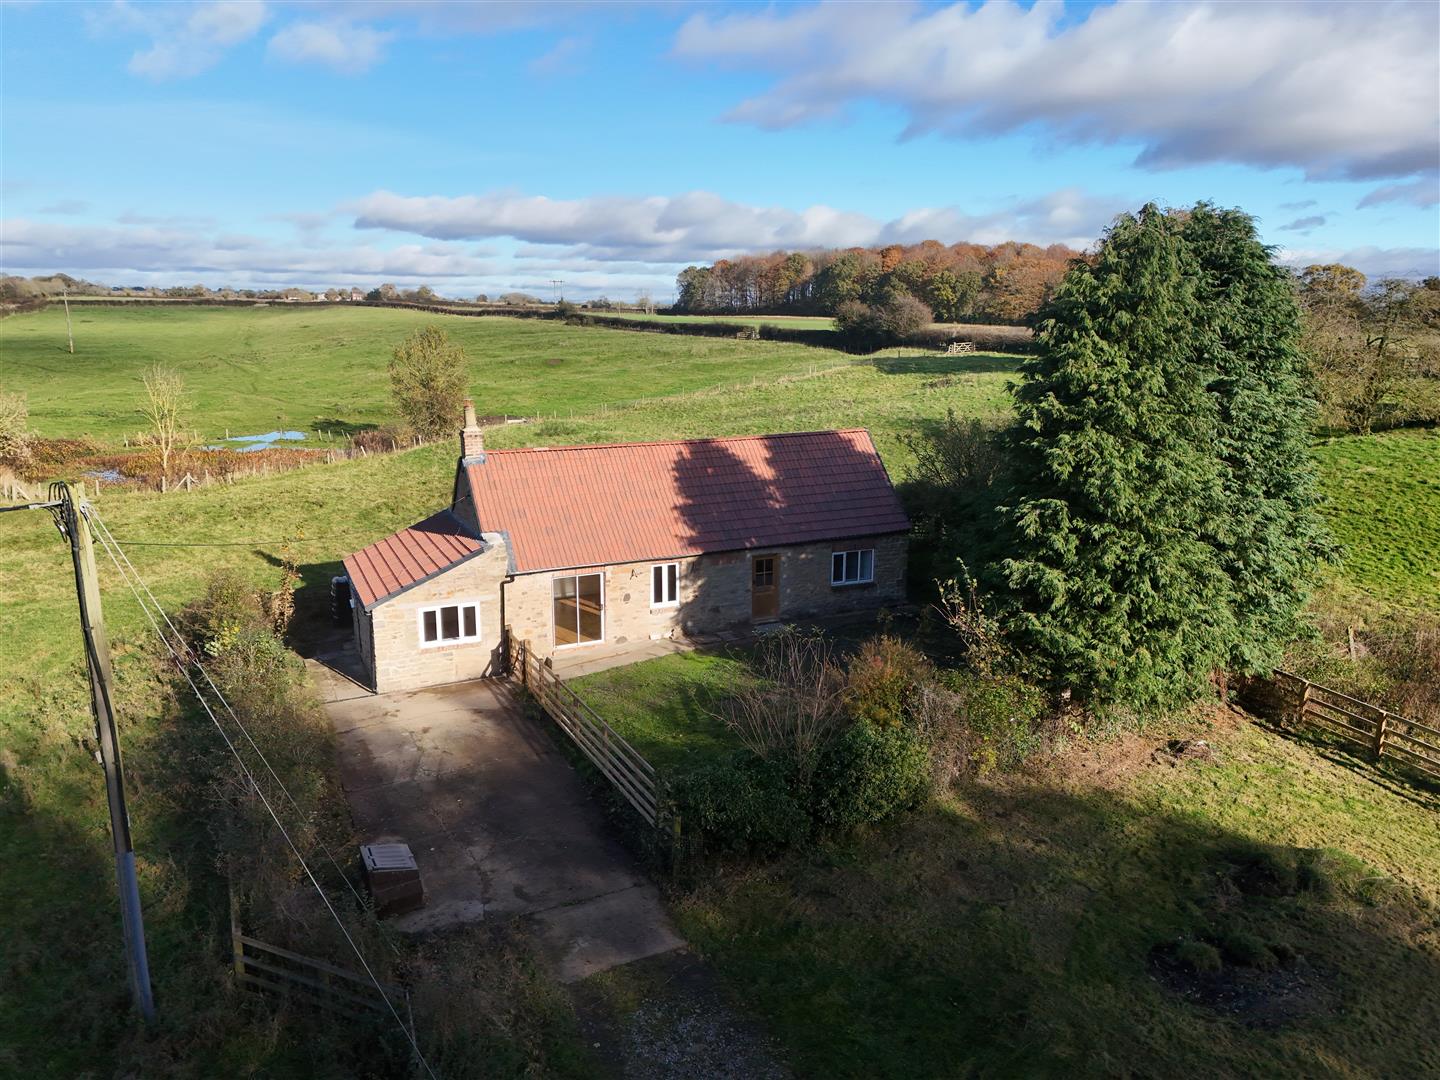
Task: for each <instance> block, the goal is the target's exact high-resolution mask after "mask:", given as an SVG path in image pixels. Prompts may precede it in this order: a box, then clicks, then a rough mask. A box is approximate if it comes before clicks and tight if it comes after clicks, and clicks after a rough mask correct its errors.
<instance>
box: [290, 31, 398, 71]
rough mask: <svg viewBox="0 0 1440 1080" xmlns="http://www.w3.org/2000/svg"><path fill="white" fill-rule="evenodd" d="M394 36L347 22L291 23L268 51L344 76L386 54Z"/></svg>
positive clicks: (361, 69)
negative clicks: (385, 51)
mask: <svg viewBox="0 0 1440 1080" xmlns="http://www.w3.org/2000/svg"><path fill="white" fill-rule="evenodd" d="M390 37H391V35H389V34H387V33H383V32H381V31H379V30H374V29H372V28H371V27H368V26H360V25H356V24H352V23H345V22H299V23H291V24H290V25H289V26H286V27H285V28H284V29H282V30H280V31H279V32H277V33H276V34H275V36H274V37H272V38H271V39H270V45H269V47H268V50H267V51H268V54H269V55H270V56H271V57H274V58H275V59H277V60H283V61H286V62H287V63H292V64H320V65H322V66H324V67H328V68H330V69H331V70H332V71H338V72H340V73H341V74H342V75H358V74H360V73H362V72H365V71H368V70H369V69H370V68H372V67H374V66H375V65H376V64H377V63H379V61H380V60H381V58H382V57H383V55H384V50H385V44H386V42H388V41H389V40H390Z"/></svg>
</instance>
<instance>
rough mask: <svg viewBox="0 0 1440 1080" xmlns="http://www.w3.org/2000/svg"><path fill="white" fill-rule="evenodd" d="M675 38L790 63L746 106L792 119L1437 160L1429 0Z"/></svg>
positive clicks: (1175, 162) (970, 13)
mask: <svg viewBox="0 0 1440 1080" xmlns="http://www.w3.org/2000/svg"><path fill="white" fill-rule="evenodd" d="M674 51H675V53H676V54H677V55H678V56H680V57H683V58H686V59H688V60H695V59H709V60H714V61H718V62H722V63H733V64H741V65H746V66H751V67H756V68H759V69H761V70H765V71H770V72H773V73H774V75H775V77H776V80H777V81H776V82H775V83H774V85H772V86H771V87H770V88H769V89H768V90H766V91H765V92H763V93H761V94H760V95H759V96H757V97H754V98H751V99H750V100H748V101H745V102H743V103H741V104H740V105H738V106H737V107H736V108H735V109H734V110H733V112H732V113H731V114H730V118H731V119H733V120H737V121H742V122H746V123H752V124H757V125H759V126H761V127H766V128H784V127H790V126H793V125H795V124H799V123H805V122H808V121H811V120H813V119H816V118H819V117H826V116H832V115H836V114H837V113H840V112H842V111H843V110H844V109H845V108H846V107H847V106H849V105H850V104H852V103H854V102H858V101H875V102H880V103H882V104H889V105H894V106H897V107H899V108H900V109H902V110H904V112H905V113H906V114H907V115H908V117H909V126H908V128H907V129H906V133H907V134H909V135H917V134H922V133H926V132H939V133H941V134H946V135H954V136H970V135H993V134H997V133H1006V132H1014V131H1020V130H1041V131H1046V132H1048V133H1049V134H1050V135H1051V136H1052V137H1053V138H1055V139H1057V140H1058V141H1062V142H1085V143H1127V144H1128V143H1135V144H1139V146H1140V148H1141V149H1140V153H1139V156H1138V158H1137V161H1138V163H1139V164H1141V165H1144V166H1148V167H1151V168H1169V167H1178V166H1187V165H1196V164H1203V163H1210V162H1233V163H1240V164H1246V165H1253V166H1259V167H1277V166H1293V167H1298V168H1301V169H1303V170H1305V173H1306V175H1307V176H1308V177H1310V178H1341V177H1348V178H1361V179H1363V178H1381V177H1403V176H1408V175H1412V174H1417V173H1421V174H1428V173H1430V172H1433V171H1434V170H1435V166H1436V157H1437V140H1436V130H1437V126H1440V97H1437V95H1436V93H1435V87H1436V85H1437V83H1440V24H1437V20H1436V19H1435V12H1434V8H1433V6H1431V5H1428V4H1408V5H1407V4H1387V5H1379V4H1364V3H1350V4H1344V3H1326V4H1320V3H1310V4H1304V3H1300V4H1216V3H1201V4H1171V3H1143V2H1134V3H1122V4H1113V5H1108V6H1102V7H1098V8H1096V9H1095V10H1093V11H1092V12H1090V13H1089V15H1088V16H1087V17H1086V18H1085V19H1083V21H1079V22H1067V21H1066V20H1065V13H1064V9H1063V5H1060V4H1055V3H1036V4H1034V5H1033V6H1030V7H1028V8H1026V7H1022V6H1020V5H1019V4H1017V3H1012V2H1008V0H989V2H987V3H982V4H979V5H977V6H971V5H969V4H953V5H951V6H946V7H941V8H934V7H930V6H919V5H916V4H901V3H895V4H878V5H853V4H838V3H825V4H820V5H818V6H812V7H808V8H802V9H794V8H778V9H776V8H770V9H766V10H765V11H764V12H762V13H758V14H750V13H748V12H747V13H743V14H736V15H722V16H712V15H709V14H699V15H694V16H692V17H691V18H690V19H689V20H688V21H687V22H686V23H685V24H684V25H683V26H682V27H681V29H680V31H679V33H678V35H677V37H676V39H675V45H674Z"/></svg>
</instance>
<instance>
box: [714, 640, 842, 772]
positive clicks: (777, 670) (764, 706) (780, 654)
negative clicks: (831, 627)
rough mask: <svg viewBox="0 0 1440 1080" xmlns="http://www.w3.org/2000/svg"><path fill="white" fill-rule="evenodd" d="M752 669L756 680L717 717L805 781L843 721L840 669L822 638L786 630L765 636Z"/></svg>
mask: <svg viewBox="0 0 1440 1080" xmlns="http://www.w3.org/2000/svg"><path fill="white" fill-rule="evenodd" d="M755 667H756V674H757V675H758V676H759V678H758V679H757V680H755V681H754V682H751V683H747V684H745V685H743V686H741V687H740V688H739V689H738V690H737V691H736V692H735V693H734V694H733V695H732V696H731V697H730V698H729V699H728V700H727V701H726V702H725V704H724V705H723V706H722V708H721V710H720V711H719V713H718V714H717V715H718V717H719V719H720V720H721V721H722V722H723V723H724V724H725V726H726V727H728V728H729V729H730V730H731V731H733V732H734V733H735V737H736V738H738V739H739V740H740V742H741V744H742V745H744V746H745V748H746V749H748V750H750V751H751V752H752V753H754V754H755V755H756V756H758V757H761V758H765V759H767V760H774V759H776V758H779V759H782V760H785V761H788V762H790V763H792V764H793V765H794V766H795V768H796V770H797V772H798V773H799V776H800V778H801V780H802V781H803V782H806V783H808V782H809V780H810V777H811V776H812V775H813V774H814V771H815V767H816V765H817V764H819V761H820V755H821V752H822V751H823V750H824V749H825V747H826V746H827V745H828V744H829V743H830V740H831V739H833V738H834V737H835V736H836V735H837V734H839V732H840V730H841V729H842V728H843V726H844V724H845V710H844V699H845V686H846V682H845V670H844V668H843V667H842V666H841V664H840V662H839V661H838V660H837V659H836V658H835V656H834V654H833V652H832V650H831V648H830V646H829V644H828V643H827V642H826V641H825V640H824V638H822V637H820V636H818V635H811V634H803V633H799V632H797V631H795V630H788V629H787V630H782V631H780V632H778V633H776V634H773V635H771V636H769V637H767V638H765V640H764V641H763V642H762V643H761V645H760V648H759V649H758V651H757V655H756V661H755Z"/></svg>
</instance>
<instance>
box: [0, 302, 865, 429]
mask: <svg viewBox="0 0 1440 1080" xmlns="http://www.w3.org/2000/svg"><path fill="white" fill-rule="evenodd" d="M73 318H74V322H75V341H76V353H75V355H74V356H71V355H70V354H69V353H68V352H67V351H66V348H65V316H64V313H63V312H62V311H61V310H60V309H59V308H55V307H51V308H48V309H46V310H44V311H39V312H34V313H30V314H23V315H15V316H11V317H10V318H7V319H4V320H0V387H3V388H4V389H6V390H11V391H15V390H18V391H23V392H24V393H25V394H26V395H27V396H28V398H29V403H30V416H31V423H32V426H33V427H34V428H35V429H36V430H37V431H39V432H40V434H42V435H45V436H78V435H91V436H95V437H97V438H100V439H107V440H115V441H118V439H119V438H120V437H121V436H124V435H133V434H135V433H136V432H137V431H139V430H140V429H142V428H143V427H144V421H143V419H142V417H141V415H140V413H139V407H140V401H141V397H142V394H143V391H142V388H141V385H140V382H139V376H140V373H141V372H142V371H143V370H144V368H145V367H146V366H147V365H149V364H151V363H153V362H156V361H160V362H163V363H166V364H169V365H171V366H173V367H175V368H177V369H178V370H180V371H181V372H182V373H183V374H184V377H185V380H186V383H187V386H188V389H189V391H190V393H191V395H192V397H193V399H194V404H193V407H192V409H191V410H190V416H191V419H192V423H193V426H194V427H195V428H197V429H198V430H199V431H200V433H201V435H202V436H203V437H205V438H214V437H217V436H220V435H222V434H223V433H224V431H225V430H226V429H228V430H229V431H230V432H232V433H233V434H250V433H254V432H261V431H270V430H272V429H276V428H281V429H287V428H294V429H297V430H301V431H311V430H313V429H314V428H315V427H317V426H325V427H329V428H337V427H346V426H349V427H357V426H365V425H378V424H383V423H387V422H391V421H393V420H394V419H395V416H394V413H393V410H392V407H391V404H390V400H389V380H388V375H387V373H386V364H387V363H388V361H389V358H390V352H391V349H392V348H393V347H394V345H395V344H397V343H398V342H399V341H401V340H402V339H403V338H404V337H405V336H406V335H408V334H409V333H411V332H412V331H414V330H415V329H417V328H418V327H421V326H427V325H432V324H439V325H441V326H443V327H444V328H445V330H446V331H447V332H448V333H449V334H450V335H451V336H452V337H453V338H454V339H455V340H457V341H459V342H460V343H461V344H462V345H463V346H464V347H465V351H466V354H467V356H468V357H469V359H470V369H471V378H470V389H471V392H472V394H473V395H474V397H475V402H476V406H477V408H478V409H479V410H480V412H481V413H484V414H492V415H493V414H510V415H516V416H535V415H538V414H541V413H546V414H558V415H560V416H565V415H568V414H570V413H574V412H581V413H586V412H590V411H592V410H594V409H596V408H598V407H599V406H600V405H602V404H606V403H615V402H622V401H629V400H632V399H636V398H653V397H661V396H665V395H669V394H676V393H680V392H684V391H691V390H699V389H704V388H708V387H716V386H728V385H733V384H736V383H740V382H745V381H749V380H751V379H769V378H774V377H777V376H782V375H793V374H798V373H801V372H806V371H810V370H812V369H814V368H822V367H826V366H834V365H836V364H841V363H845V362H847V359H848V358H846V357H845V356H844V355H843V354H841V353H838V352H831V351H830V350H825V349H815V348H811V347H807V346H803V345H789V344H783V343H777V342H765V341H731V340H728V339H724V338H700V337H685V336H680V335H663V336H662V335H654V336H651V335H643V336H642V335H640V334H639V333H637V332H626V331H623V330H606V331H603V332H602V331H599V330H596V329H587V328H582V327H570V326H566V325H564V324H560V323H553V322H542V321H539V320H531V319H507V318H499V317H487V318H483V319H480V318H465V317H461V316H445V315H434V314H429V313H425V312H411V311H403V310H397V309H391V308H379V309H370V308H363V309H353V310H351V309H344V308H335V307H326V308H306V307H300V306H297V307H266V308H253V309H234V308H183V307H177V308H165V309H157V308H153V307H143V308H141V307H137V308H117V307H105V308H95V309H92V310H87V311H84V312H80V313H77V314H75V315H74V316H73Z"/></svg>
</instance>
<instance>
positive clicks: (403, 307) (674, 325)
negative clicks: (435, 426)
mask: <svg viewBox="0 0 1440 1080" xmlns="http://www.w3.org/2000/svg"><path fill="white" fill-rule="evenodd" d="M59 303H60V300H59V298H56V297H44V298H42V299H39V300H26V301H22V302H20V303H16V304H6V305H3V307H0V317H4V316H7V315H19V314H24V313H26V312H33V311H42V310H44V309H45V308H48V307H51V306H54V305H58V304H59ZM84 306H85V307H87V308H89V307H116V308H119V307H220V308H257V307H269V308H281V309H288V308H294V309H296V310H300V311H308V310H313V309H314V308H317V307H326V308H330V307H337V308H357V307H369V308H395V309H398V310H400V311H427V312H431V313H433V314H436V315H458V316H462V317H464V318H472V319H475V318H488V317H491V316H500V317H503V318H511V319H542V320H548V321H552V322H555V321H561V320H563V321H564V322H565V323H567V324H568V325H571V326H594V327H600V328H602V329H608V330H636V331H640V332H643V333H651V334H684V335H689V336H693V337H711V338H738V339H741V340H747V341H779V342H788V343H790V344H794V345H809V346H812V347H814V348H821V349H835V348H838V347H839V345H838V342H837V339H836V334H835V331H834V330H820V329H815V328H807V327H797V326H773V325H770V324H769V323H763V324H761V325H759V326H755V325H753V324H751V323H732V322H722V321H719V320H716V319H712V318H709V317H707V318H706V319H704V320H702V321H696V322H686V321H684V320H682V319H675V320H673V321H662V320H655V319H631V318H626V317H625V316H624V315H603V314H595V313H593V312H589V311H577V312H573V313H571V314H569V315H562V314H560V313H559V312H556V311H553V310H550V309H548V308H531V307H484V308H472V307H451V306H448V305H444V304H410V303H405V302H403V301H393V300H244V299H241V300H226V299H221V298H219V297H176V298H173V299H171V298H165V299H161V298H158V297H136V298H125V299H108V298H103V297H102V298H93V299H92V298H88V297H87V298H86V299H85V301H84ZM750 317H751V316H746V318H750ZM756 317H763V316H756ZM782 317H783V316H782ZM957 339H958V340H963V341H970V342H973V343H974V345H975V348H976V349H977V350H979V351H981V352H1007V353H1028V352H1031V351H1033V349H1034V344H1033V341H1032V338H1031V335H1030V331H1029V330H1028V329H1026V328H1025V327H1023V326H981V325H976V326H967V325H963V324H959V325H957V324H946V325H944V326H935V327H931V328H929V329H926V330H922V331H920V332H919V333H918V334H915V335H914V336H912V337H911V338H910V339H909V340H908V341H906V342H904V343H903V344H904V345H909V346H912V347H918V348H931V349H944V348H945V347H946V346H947V345H948V344H949V343H950V342H952V341H955V340H957ZM887 347H893V346H887ZM880 351H882V352H883V351H884V350H880Z"/></svg>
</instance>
